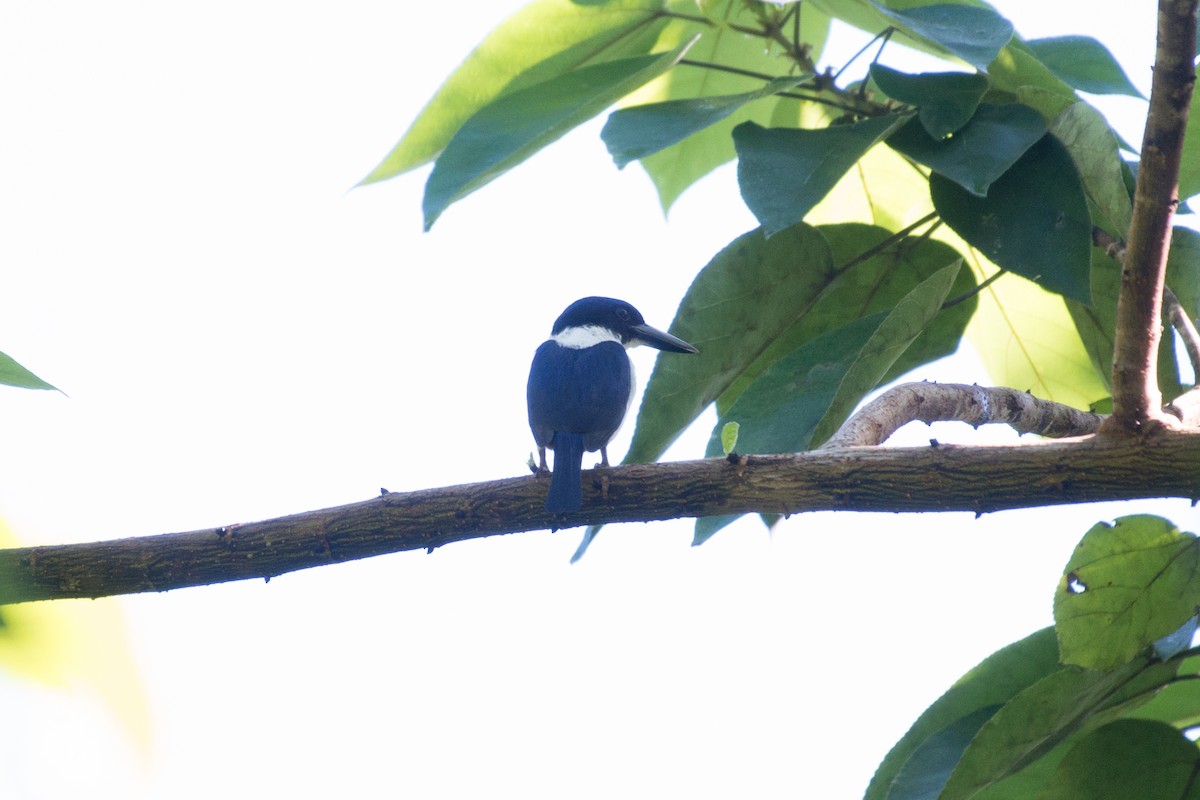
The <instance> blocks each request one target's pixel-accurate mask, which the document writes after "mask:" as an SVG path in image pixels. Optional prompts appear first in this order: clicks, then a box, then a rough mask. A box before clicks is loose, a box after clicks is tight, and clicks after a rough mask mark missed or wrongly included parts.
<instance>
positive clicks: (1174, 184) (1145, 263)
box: [1104, 0, 1197, 431]
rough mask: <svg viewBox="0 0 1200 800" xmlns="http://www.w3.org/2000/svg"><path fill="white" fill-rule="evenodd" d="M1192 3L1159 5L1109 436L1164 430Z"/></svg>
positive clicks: (1191, 80)
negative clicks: (1166, 306)
mask: <svg viewBox="0 0 1200 800" xmlns="http://www.w3.org/2000/svg"><path fill="white" fill-rule="evenodd" d="M1196 5H1197V0H1159V6H1158V47H1157V51H1156V53H1155V59H1154V80H1153V82H1152V83H1151V88H1150V111H1149V115H1148V116H1147V118H1146V131H1145V134H1144V137H1143V139H1142V159H1141V163H1140V165H1139V167H1138V176H1137V186H1136V189H1135V190H1134V201H1133V219H1132V221H1131V222H1130V226H1129V236H1128V237H1127V242H1128V247H1127V252H1126V256H1125V263H1124V266H1123V268H1122V270H1121V291H1120V295H1119V297H1118V300H1117V330H1116V341H1115V342H1114V347H1113V380H1112V384H1113V414H1112V416H1111V417H1110V418H1109V419H1108V420H1106V421H1105V424H1104V430H1106V431H1109V430H1112V431H1115V430H1126V431H1140V430H1144V429H1145V428H1147V427H1151V428H1153V427H1156V426H1157V425H1163V424H1169V423H1168V422H1167V420H1168V419H1169V418H1168V417H1167V416H1165V415H1164V414H1162V412H1161V411H1160V409H1159V406H1160V405H1161V404H1162V396H1161V394H1160V392H1159V389H1158V383H1157V374H1156V362H1157V358H1158V344H1159V338H1160V336H1161V316H1160V312H1159V309H1160V307H1161V304H1162V290H1163V277H1164V275H1165V274H1166V268H1167V250H1168V247H1169V246H1170V241H1171V223H1172V219H1173V217H1174V214H1175V207H1176V206H1177V205H1178V203H1179V198H1178V197H1177V194H1178V189H1179V164H1180V160H1181V158H1182V155H1183V135H1184V130H1185V129H1186V127H1187V118H1188V107H1189V105H1190V104H1191V99H1192V87H1193V85H1194V84H1195V81H1196V74H1195V68H1194V66H1193V59H1194V57H1195V53H1196Z"/></svg>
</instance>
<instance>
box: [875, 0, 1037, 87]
mask: <svg viewBox="0 0 1200 800" xmlns="http://www.w3.org/2000/svg"><path fill="white" fill-rule="evenodd" d="M872 5H874V6H875V7H876V8H877V9H879V11H880V13H882V14H883V15H884V16H885V17H887V18H888V19H889V20H891V21H892V22H893V23H894V24H895V25H896V26H897V27H899V28H901V29H902V30H905V31H907V32H909V33H912V34H915V35H916V36H918V37H920V38H923V39H926V40H927V41H930V42H934V43H936V44H938V45H941V46H942V47H944V48H945V49H946V50H947V51H949V52H951V53H953V54H954V55H956V56H958V57H959V58H961V59H962V60H963V61H966V62H967V63H968V64H970V65H972V66H973V67H975V68H977V69H979V70H980V71H984V72H986V71H987V68H988V65H989V64H991V63H992V61H994V60H995V59H996V55H997V54H998V53H999V52H1000V48H1001V47H1004V45H1006V44H1008V42H1009V40H1010V39H1012V35H1013V26H1012V23H1011V22H1009V21H1008V20H1006V19H1005V18H1004V17H1002V16H1000V15H999V14H997V13H996V12H995V11H993V10H992V9H990V8H978V7H975V6H963V5H932V6H919V7H917V8H909V9H905V10H903V11H901V10H897V9H892V8H888V7H887V6H884V5H883V4H881V3H879V2H875V1H874V0H873V2H872Z"/></svg>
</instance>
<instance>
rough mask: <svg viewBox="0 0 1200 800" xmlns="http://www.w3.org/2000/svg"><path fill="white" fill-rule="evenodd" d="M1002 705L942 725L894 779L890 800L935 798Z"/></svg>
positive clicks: (980, 710)
mask: <svg viewBox="0 0 1200 800" xmlns="http://www.w3.org/2000/svg"><path fill="white" fill-rule="evenodd" d="M999 709H1000V706H985V707H984V708H981V709H979V710H978V711H974V712H972V713H970V714H968V715H967V716H965V717H962V718H961V719H956V720H955V721H954V722H952V723H950V724H949V725H947V726H946V727H945V728H942V729H941V730H940V731H938V732H937V733H935V734H933V735H932V736H930V737H929V738H928V739H926V740H925V741H923V742H921V744H920V745H918V747H917V749H916V750H915V751H914V752H913V754H912V756H911V757H910V758H909V759H908V761H906V762H904V766H903V767H902V768H901V769H900V773H899V774H898V775H896V779H895V780H894V781H892V785H891V787H890V788H889V790H888V793H887V795H886V797H887V800H933V799H934V798H936V797H937V796H938V794H940V793H941V791H942V787H944V786H945V785H946V780H947V779H948V778H949V777H950V773H951V772H952V771H953V770H954V767H955V765H956V764H958V760H959V759H960V758H962V754H963V752H964V751H965V750H966V749H967V745H969V744H970V743H971V740H972V739H973V738H975V734H976V733H978V732H979V729H980V728H981V727H983V724H984V723H985V722H987V721H988V720H989V719H991V718H992V715H993V714H995V713H996V712H997V711H998V710H999Z"/></svg>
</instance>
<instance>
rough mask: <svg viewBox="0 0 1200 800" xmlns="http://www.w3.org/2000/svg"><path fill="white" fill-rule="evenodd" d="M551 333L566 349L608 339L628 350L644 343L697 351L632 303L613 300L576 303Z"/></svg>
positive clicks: (594, 298)
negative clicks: (649, 319)
mask: <svg viewBox="0 0 1200 800" xmlns="http://www.w3.org/2000/svg"><path fill="white" fill-rule="evenodd" d="M550 333H551V336H552V337H553V338H554V339H555V340H556V341H558V342H559V344H562V345H564V346H566V347H586V346H587V345H588V344H594V343H595V342H596V341H602V340H604V339H609V340H612V341H619V342H620V343H621V344H623V345H625V346H626V347H633V346H634V345H638V344H644V345H648V346H650V347H654V348H656V349H658V350H667V351H669V352H672V353H695V352H696V348H694V347H692V346H691V345H690V344H688V343H687V342H685V341H683V340H682V339H679V338H677V337H675V336H672V335H671V334H669V333H665V332H663V331H660V330H658V329H657V328H653V327H651V326H649V325H647V324H646V320H645V319H643V318H642V314H641V312H640V311H638V310H637V309H636V308H634V307H633V306H631V305H629V303H626V302H625V301H624V300H615V299H613V298H611V297H585V298H583V299H582V300H576V301H575V302H574V303H571V305H569V306H567V309H566V311H563V313H562V314H560V315H559V317H558V319H557V320H555V322H554V328H553V329H552V330H551V332H550Z"/></svg>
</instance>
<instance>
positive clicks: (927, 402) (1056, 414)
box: [821, 382, 1103, 450]
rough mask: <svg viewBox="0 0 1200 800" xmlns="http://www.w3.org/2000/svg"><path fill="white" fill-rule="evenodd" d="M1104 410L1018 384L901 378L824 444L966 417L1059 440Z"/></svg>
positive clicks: (1089, 425) (1093, 427) (871, 441)
mask: <svg viewBox="0 0 1200 800" xmlns="http://www.w3.org/2000/svg"><path fill="white" fill-rule="evenodd" d="M1102 419H1103V417H1101V416H1100V415H1099V414H1093V413H1091V412H1089V411H1080V410H1079V409H1076V408H1071V407H1070V406H1065V405H1063V404H1062V403H1054V402H1051V401H1049V400H1040V399H1038V398H1036V397H1034V396H1033V395H1031V394H1029V393H1028V392H1020V391H1017V390H1016V389H1006V388H997V387H990V386H975V385H967V384H963V383H928V382H924V383H902V384H900V385H899V386H894V387H892V388H891V389H888V390H887V391H886V392H884V393H883V394H881V395H879V397H877V398H875V399H874V400H872V401H871V402H869V403H867V404H866V405H865V406H863V407H862V409H860V410H859V411H858V413H856V414H855V415H854V416H853V417H851V418H850V419H848V420H846V423H845V424H844V425H842V427H841V428H840V429H839V430H838V432H837V433H835V434H834V435H833V436H832V437H830V439H829V441H827V442H826V443H825V444H823V445H822V446H821V449H822V450H825V449H829V448H833V447H849V446H863V445H877V444H882V443H883V442H885V441H887V439H888V437H889V436H891V435H892V434H893V433H895V432H896V431H897V430H898V429H899V428H900V427H901V426H902V425H905V424H906V423H909V422H912V421H914V420H916V421H920V422H925V423H930V422H946V421H954V422H965V423H967V424H968V425H974V426H975V427H979V426H980V425H987V424H991V423H1004V424H1006V425H1009V426H1011V427H1012V428H1013V429H1015V430H1016V431H1018V432H1019V433H1036V434H1038V435H1039V436H1048V437H1050V438H1053V439H1060V438H1063V437H1066V436H1086V435H1088V434H1092V433H1095V432H1096V431H1097V430H1098V429H1099V428H1100V422H1101V420H1102Z"/></svg>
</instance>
